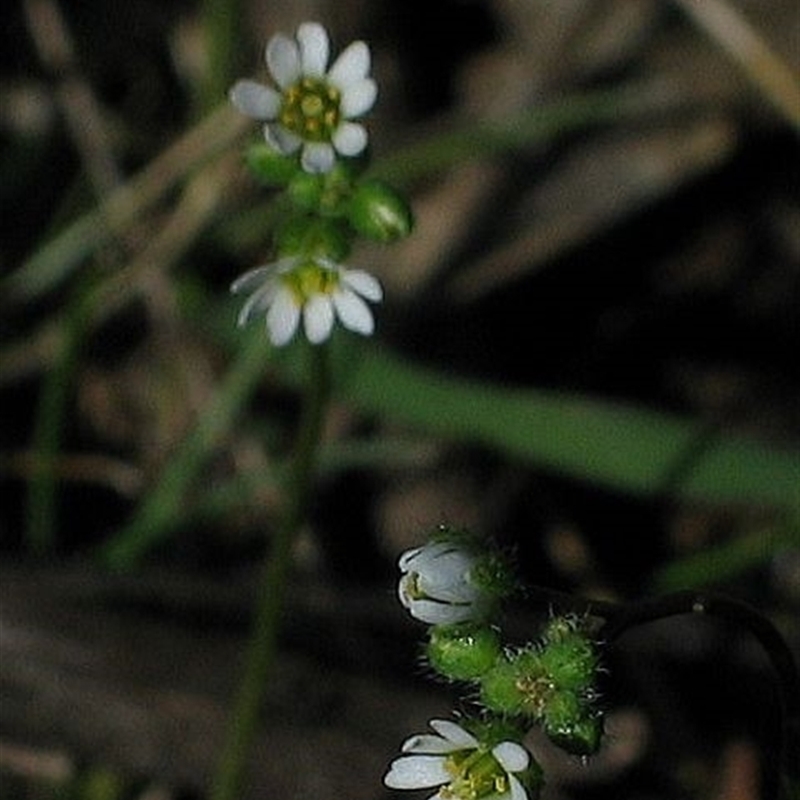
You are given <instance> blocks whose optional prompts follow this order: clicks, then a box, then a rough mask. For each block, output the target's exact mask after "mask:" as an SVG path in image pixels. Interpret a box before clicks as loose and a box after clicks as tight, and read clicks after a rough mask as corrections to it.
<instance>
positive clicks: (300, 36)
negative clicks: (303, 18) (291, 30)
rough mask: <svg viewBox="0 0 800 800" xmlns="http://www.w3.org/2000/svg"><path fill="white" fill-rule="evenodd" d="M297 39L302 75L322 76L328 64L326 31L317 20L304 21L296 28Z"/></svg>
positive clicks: (328, 45)
mask: <svg viewBox="0 0 800 800" xmlns="http://www.w3.org/2000/svg"><path fill="white" fill-rule="evenodd" d="M297 41H298V42H299V43H300V66H301V69H302V72H303V75H310V76H312V77H314V78H320V77H322V76H323V75H324V74H325V68H326V67H327V66H328V52H329V49H330V44H329V42H328V32H327V31H326V30H325V28H323V27H322V25H320V24H319V23H318V22H304V23H303V24H302V25H300V27H299V28H298V29H297Z"/></svg>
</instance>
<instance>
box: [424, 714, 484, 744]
mask: <svg viewBox="0 0 800 800" xmlns="http://www.w3.org/2000/svg"><path fill="white" fill-rule="evenodd" d="M430 726H431V728H433V729H434V730H435V731H436V733H438V734H439V736H443V737H444V738H445V739H447V741H448V742H452V743H453V744H455V745H458V747H459V748H461V749H463V750H473V749H474V748H476V747H478V745H479V742H478V740H477V739H476V738H475V737H474V736H473V735H472V734H471V733H470V732H469V731H465V730H464V729H463V728H462V727H461V726H460V725H457V724H456V723H455V722H452V721H451V720H449V719H432V720H431V721H430Z"/></svg>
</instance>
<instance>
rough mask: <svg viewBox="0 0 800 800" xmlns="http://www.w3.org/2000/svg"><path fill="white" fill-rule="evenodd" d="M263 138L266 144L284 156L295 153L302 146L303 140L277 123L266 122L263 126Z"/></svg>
mask: <svg viewBox="0 0 800 800" xmlns="http://www.w3.org/2000/svg"><path fill="white" fill-rule="evenodd" d="M264 138H265V139H266V140H267V144H269V145H270V146H271V147H274V148H275V150H277V151H278V152H279V153H283V155H285V156H288V155H291V154H292V153H296V152H297V151H298V150H299V149H300V145H301V144H303V140H302V139H301V138H300V137H299V136H295V135H294V134H293V133H292V132H291V131H287V130H286V128H284V127H283V125H280V124H279V123H277V122H268V123H267V124H266V125H265V126H264Z"/></svg>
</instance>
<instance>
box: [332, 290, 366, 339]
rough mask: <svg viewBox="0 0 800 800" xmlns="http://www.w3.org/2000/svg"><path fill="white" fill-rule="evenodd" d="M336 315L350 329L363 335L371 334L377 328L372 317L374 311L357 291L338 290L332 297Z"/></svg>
mask: <svg viewBox="0 0 800 800" xmlns="http://www.w3.org/2000/svg"><path fill="white" fill-rule="evenodd" d="M331 299H332V300H333V307H334V308H335V309H336V315H337V316H338V317H339V319H340V320H341V321H342V325H344V327H345V328H347V330H349V331H355V332H356V333H360V334H361V335H362V336H371V335H372V332H373V331H374V330H375V322H374V321H373V319H372V312H371V311H370V310H369V306H368V305H367V304H366V303H365V302H364V301H363V300H362V299H361V298H360V297H359V296H358V295H357V294H356V293H355V292H351V291H345V292H342V291H337V292H334V293H333V296H332V298H331Z"/></svg>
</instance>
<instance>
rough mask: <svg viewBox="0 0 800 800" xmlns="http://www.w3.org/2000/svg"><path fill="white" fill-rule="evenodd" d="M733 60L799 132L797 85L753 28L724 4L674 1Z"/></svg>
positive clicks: (719, 0)
mask: <svg viewBox="0 0 800 800" xmlns="http://www.w3.org/2000/svg"><path fill="white" fill-rule="evenodd" d="M675 2H676V4H677V5H679V6H680V7H681V8H682V9H683V10H684V11H685V12H686V13H687V14H688V15H689V16H690V17H691V18H692V19H693V20H694V22H695V23H696V24H697V25H698V26H699V27H700V28H702V29H703V30H705V31H706V33H707V34H708V35H709V36H711V37H712V38H713V39H714V40H715V41H716V42H717V43H718V44H719V45H720V47H722V48H723V49H724V50H725V51H726V52H727V53H728V54H729V55H730V56H731V57H732V58H733V59H734V60H736V61H737V62H739V64H740V65H741V67H742V69H743V70H744V72H745V73H746V75H747V77H748V78H749V79H750V80H751V81H752V82H753V83H754V84H755V85H756V86H757V87H758V88H759V89H760V90H761V91H762V92H763V93H764V95H765V96H766V97H768V98H769V100H770V101H771V102H772V104H773V105H774V106H775V108H776V109H777V110H778V111H779V112H780V113H781V114H782V115H783V116H784V117H785V118H786V120H787V121H788V122H790V123H791V124H792V125H793V126H794V127H795V128H796V129H797V130H798V132H800V81H799V80H798V77H797V76H796V75H795V74H794V73H793V72H792V70H791V68H790V67H789V66H788V64H786V62H785V61H784V60H783V59H782V58H781V57H780V56H779V55H778V53H777V52H776V51H775V49H774V48H772V47H771V46H770V45H769V44H768V43H767V41H766V40H765V39H764V38H763V37H762V36H761V35H760V34H759V33H758V32H757V31H756V30H755V28H753V26H752V25H751V24H750V23H749V22H748V21H747V20H746V19H745V18H744V16H742V14H740V13H739V11H738V10H737V9H736V8H734V7H733V6H732V5H731V4H730V3H729V2H726V0H675Z"/></svg>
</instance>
